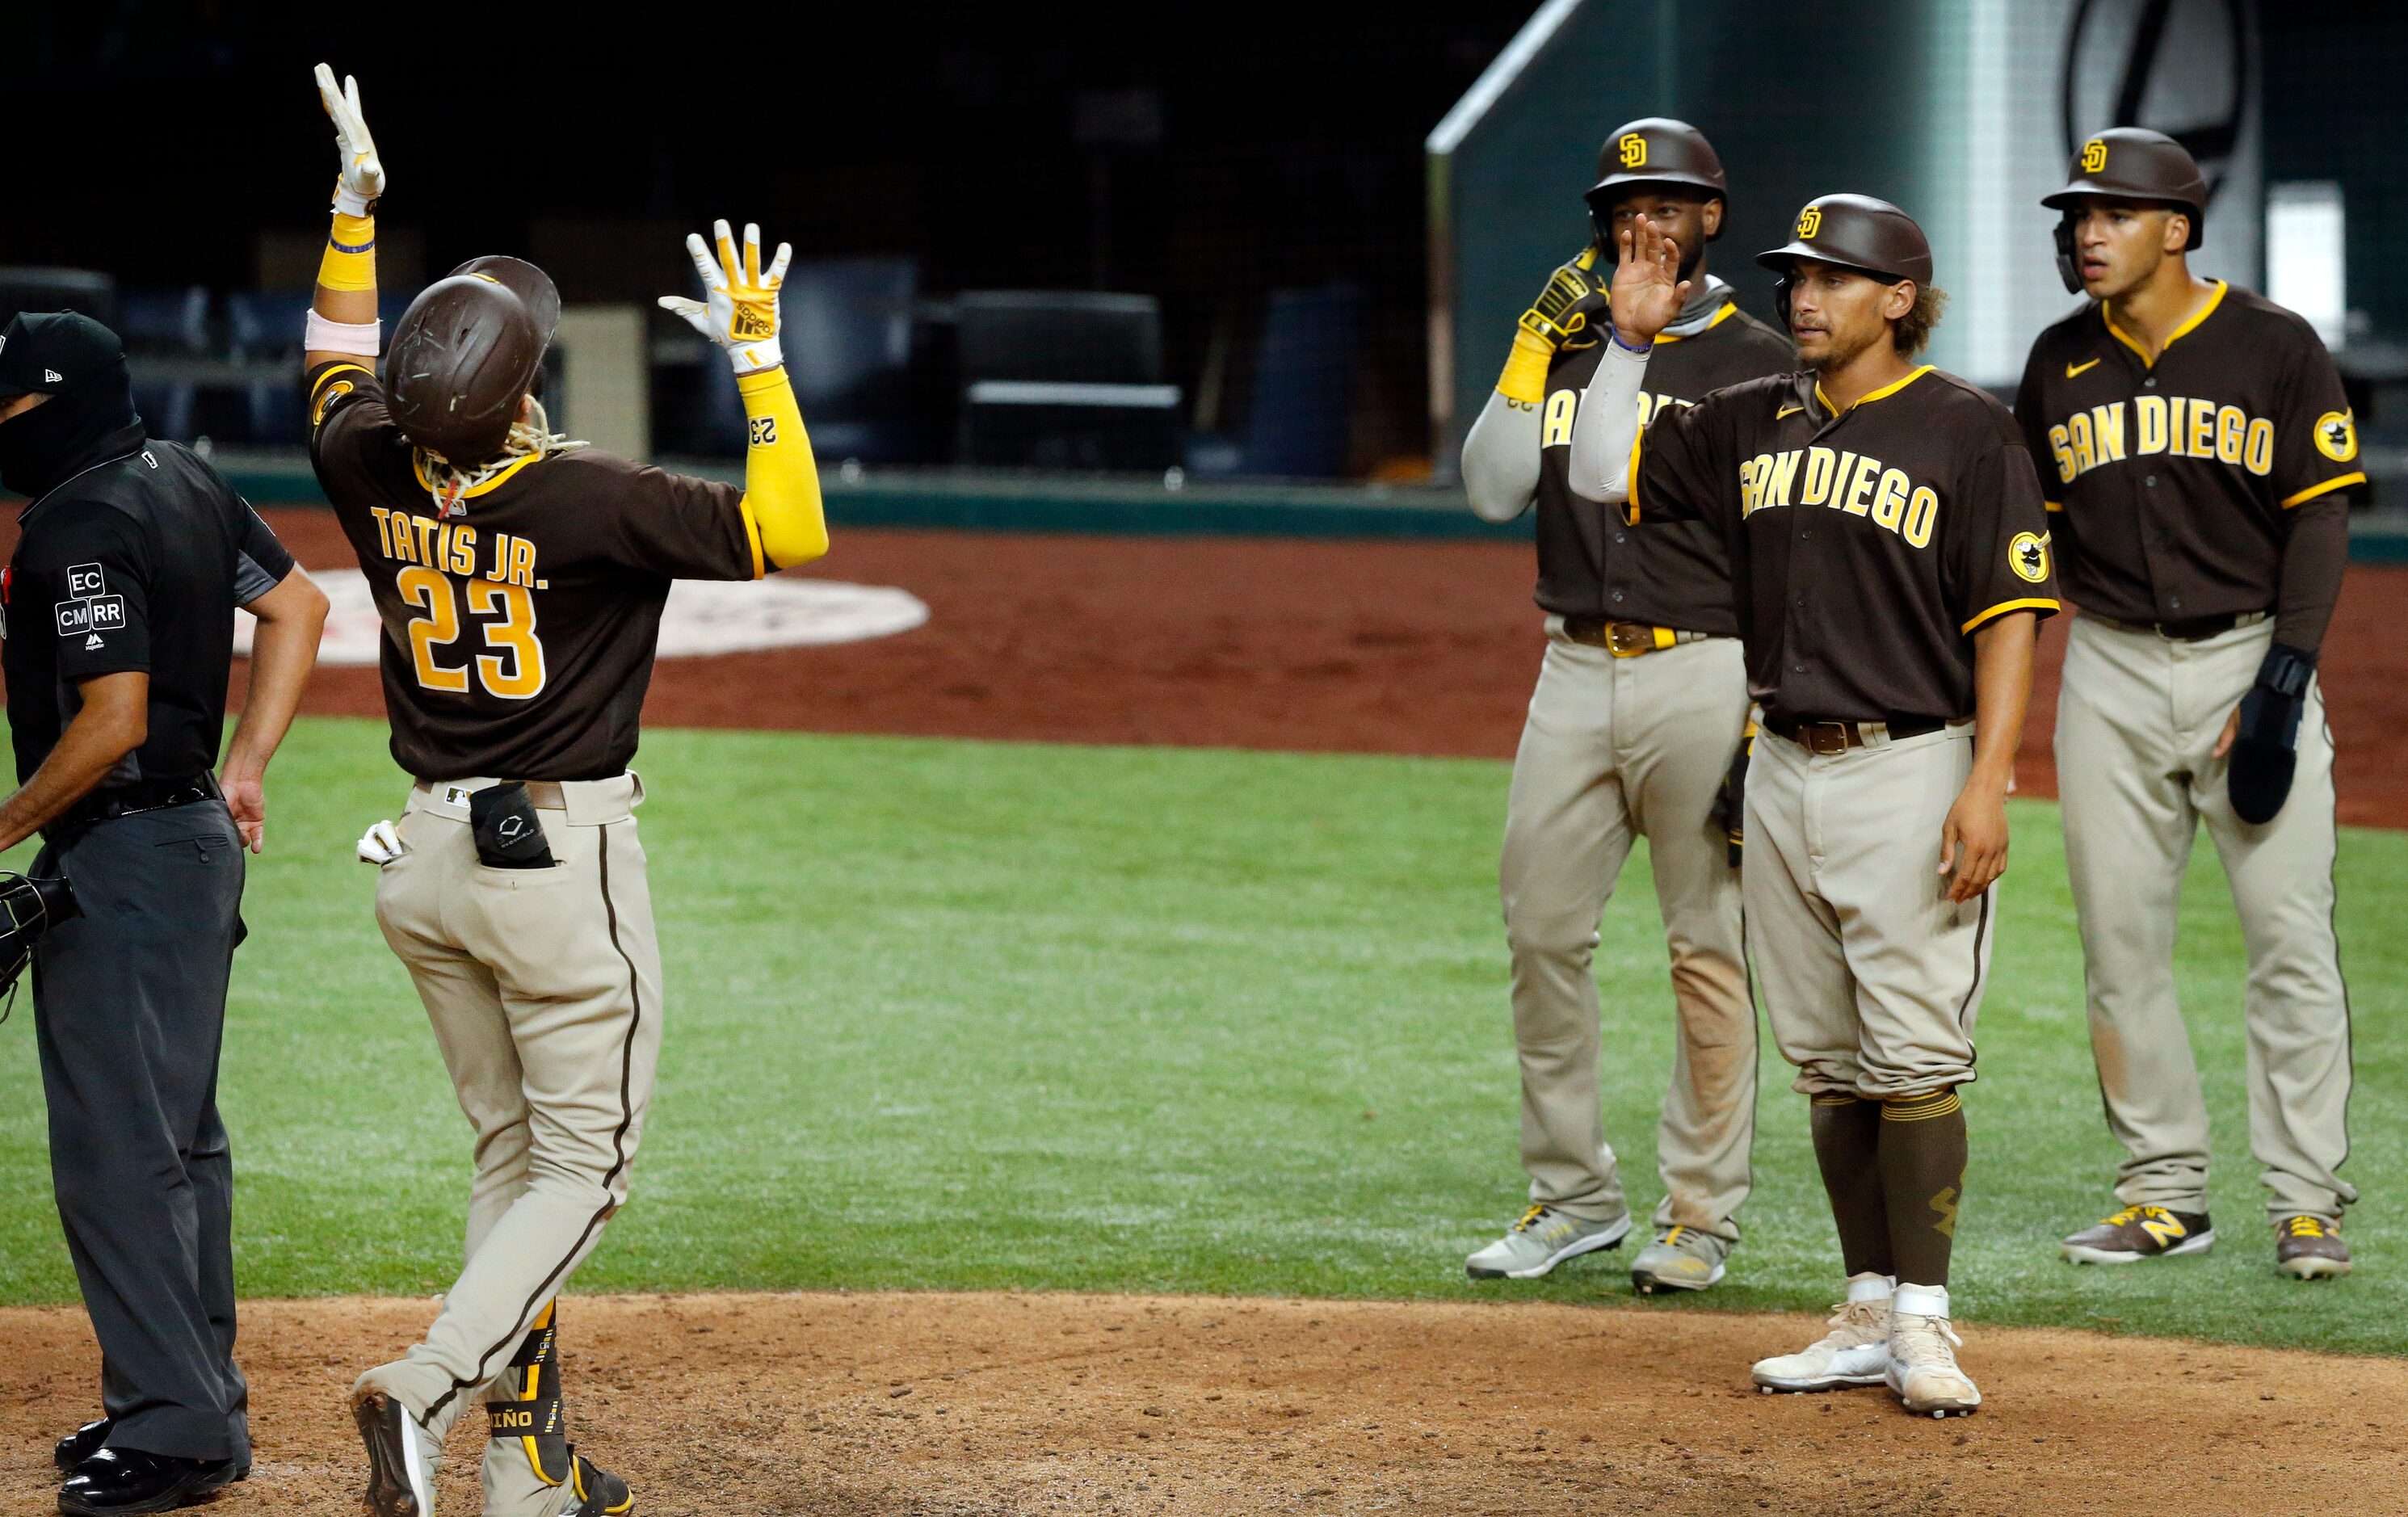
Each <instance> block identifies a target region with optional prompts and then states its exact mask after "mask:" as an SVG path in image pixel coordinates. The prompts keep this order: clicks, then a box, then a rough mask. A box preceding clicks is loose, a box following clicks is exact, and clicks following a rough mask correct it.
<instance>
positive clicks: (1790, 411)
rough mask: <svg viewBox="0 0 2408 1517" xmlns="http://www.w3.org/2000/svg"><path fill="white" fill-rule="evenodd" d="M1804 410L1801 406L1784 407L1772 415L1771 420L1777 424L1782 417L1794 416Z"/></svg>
mask: <svg viewBox="0 0 2408 1517" xmlns="http://www.w3.org/2000/svg"><path fill="white" fill-rule="evenodd" d="M1804 409H1805V407H1803V406H1784V407H1782V408H1780V409H1779V410H1777V411H1774V412H1773V413H1772V419H1773V420H1774V421H1776V422H1778V421H1780V420H1781V419H1782V418H1783V417H1785V416H1795V415H1797V414H1798V413H1799V411H1802V410H1804Z"/></svg>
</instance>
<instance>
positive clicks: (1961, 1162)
mask: <svg viewBox="0 0 2408 1517" xmlns="http://www.w3.org/2000/svg"><path fill="white" fill-rule="evenodd" d="M1881 1113H1882V1120H1881V1123H1880V1127H1881V1181H1882V1191H1883V1194H1884V1195H1885V1196H1886V1197H1887V1199H1888V1204H1889V1252H1890V1258H1891V1259H1892V1261H1893V1262H1895V1263H1896V1264H1897V1266H1898V1268H1897V1270H1896V1273H1897V1275H1898V1278H1899V1281H1904V1282H1912V1283H1914V1284H1916V1285H1945V1284H1947V1283H1948V1255H1949V1252H1950V1250H1951V1249H1952V1248H1953V1247H1954V1246H1955V1244H1956V1241H1957V1204H1958V1203H1959V1202H1960V1201H1962V1200H1963V1199H1964V1195H1965V1152H1966V1140H1965V1109H1964V1108H1963V1107H1962V1106H1961V1105H1959V1104H1958V1102H1957V1093H1956V1092H1955V1091H1954V1090H1943V1091H1937V1092H1934V1093H1933V1094H1931V1095H1917V1096H1912V1097H1909V1098H1908V1099H1905V1100H1899V1101H1886V1102H1884V1103H1883V1105H1882V1109H1881Z"/></svg>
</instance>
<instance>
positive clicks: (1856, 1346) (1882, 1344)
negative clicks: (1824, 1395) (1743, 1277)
mask: <svg viewBox="0 0 2408 1517" xmlns="http://www.w3.org/2000/svg"><path fill="white" fill-rule="evenodd" d="M1873 1278H1875V1279H1878V1278H1879V1277H1873ZM1851 1283H1852V1284H1853V1283H1854V1282H1851ZM1889 1300H1890V1298H1889V1296H1888V1295H1887V1294H1886V1292H1885V1294H1883V1295H1879V1296H1870V1297H1867V1298H1865V1299H1862V1300H1855V1301H1843V1302H1842V1303H1841V1304H1840V1305H1838V1306H1836V1307H1834V1308H1833V1309H1832V1316H1831V1320H1830V1323H1829V1324H1828V1325H1829V1327H1830V1329H1831V1330H1830V1331H1829V1332H1828V1333H1826V1334H1824V1335H1823V1336H1822V1337H1821V1338H1817V1339H1815V1340H1814V1341H1813V1342H1812V1343H1810V1344H1808V1345H1807V1346H1806V1347H1805V1348H1803V1349H1801V1350H1799V1352H1796V1353H1784V1354H1776V1355H1775V1356H1773V1357H1772V1358H1770V1359H1758V1360H1757V1361H1756V1367H1755V1368H1754V1369H1753V1370H1752V1371H1750V1373H1749V1378H1750V1379H1752V1380H1754V1381H1756V1385H1757V1386H1758V1387H1760V1388H1761V1389H1762V1390H1763V1392H1764V1393H1765V1395H1772V1394H1773V1393H1774V1392H1776V1391H1835V1390H1838V1389H1839V1388H1840V1387H1842V1386H1843V1385H1879V1384H1880V1383H1881V1382H1882V1377H1883V1376H1884V1375H1885V1374H1887V1373H1888V1371H1889V1342H1890V1322H1889Z"/></svg>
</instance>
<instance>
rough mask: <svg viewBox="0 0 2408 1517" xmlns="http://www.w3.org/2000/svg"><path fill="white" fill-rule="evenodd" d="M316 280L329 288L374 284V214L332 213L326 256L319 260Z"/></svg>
mask: <svg viewBox="0 0 2408 1517" xmlns="http://www.w3.org/2000/svg"><path fill="white" fill-rule="evenodd" d="M318 282H319V283H320V284H322V285H324V286H325V287H326V288H327V289H329V290H373V289H375V288H376V218H375V217H373V216H353V215H350V214H348V213H346V212H343V211H339V210H338V211H337V212H336V213H335V223H334V226H333V228H332V229H331V230H330V231H328V232H327V234H326V252H325V256H324V257H322V258H321V259H320V260H319V261H318Z"/></svg>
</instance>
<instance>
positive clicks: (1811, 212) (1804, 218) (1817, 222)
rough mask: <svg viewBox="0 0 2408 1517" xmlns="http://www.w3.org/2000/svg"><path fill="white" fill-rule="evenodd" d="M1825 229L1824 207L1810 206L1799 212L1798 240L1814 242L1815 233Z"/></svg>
mask: <svg viewBox="0 0 2408 1517" xmlns="http://www.w3.org/2000/svg"><path fill="white" fill-rule="evenodd" d="M1821 230H1823V208H1822V207H1820V206H1809V207H1807V208H1805V209H1804V210H1801V211H1799V213H1798V240H1799V241H1800V242H1812V241H1813V240H1814V234H1815V233H1817V232H1820V231H1821Z"/></svg>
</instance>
